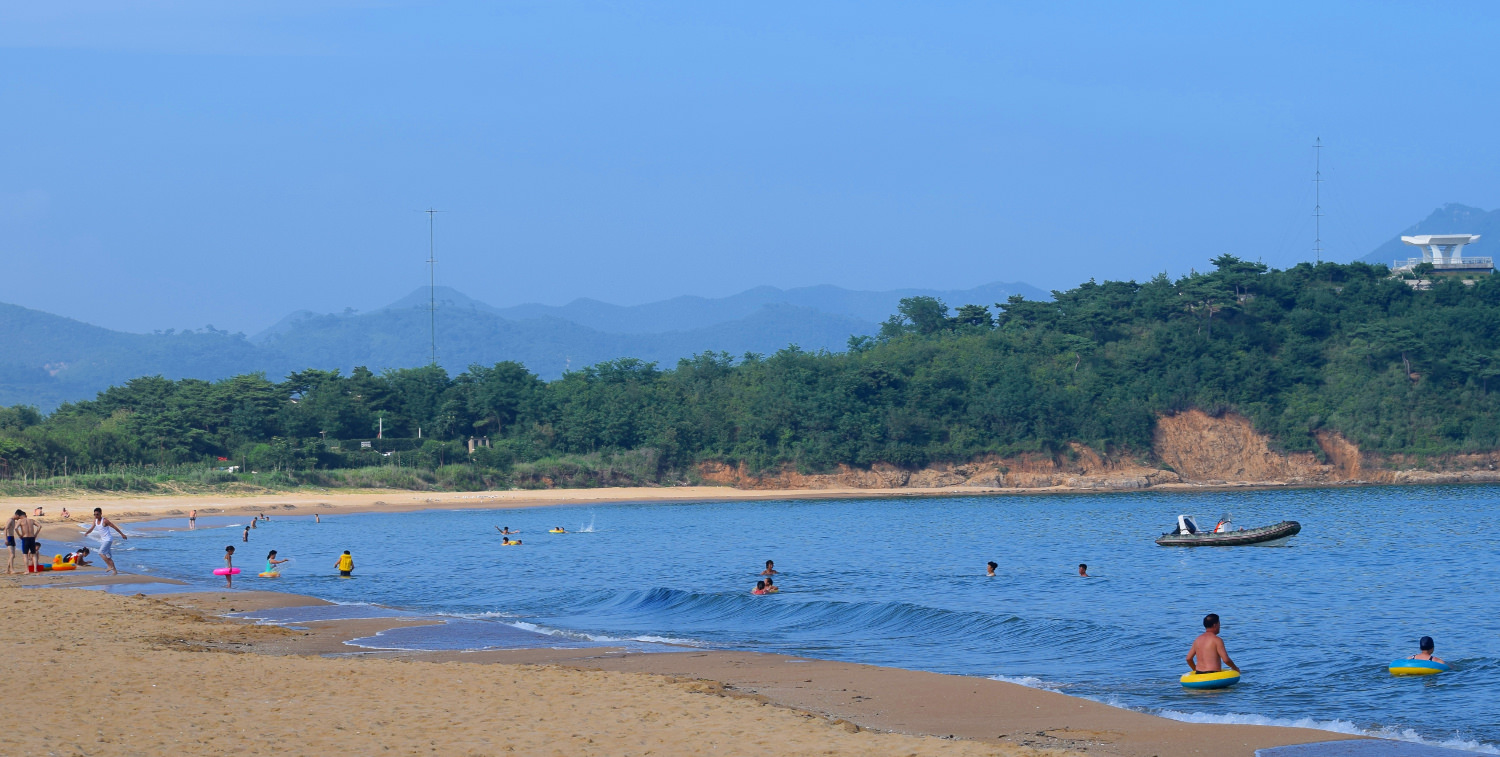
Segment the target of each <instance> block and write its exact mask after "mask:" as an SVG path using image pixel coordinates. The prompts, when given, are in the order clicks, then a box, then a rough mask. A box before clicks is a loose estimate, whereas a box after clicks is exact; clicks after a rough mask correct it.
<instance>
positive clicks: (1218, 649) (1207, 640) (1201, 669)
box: [1187, 612, 1240, 673]
mask: <svg viewBox="0 0 1500 757" xmlns="http://www.w3.org/2000/svg"><path fill="white" fill-rule="evenodd" d="M1187 664H1188V667H1190V668H1192V669H1193V672H1194V673H1217V672H1219V671H1221V670H1223V669H1224V665H1226V664H1227V665H1228V666H1229V667H1231V668H1234V670H1235V672H1236V673H1238V672H1239V670H1240V666H1238V665H1236V664H1234V660H1231V659H1229V650H1227V649H1225V648H1224V640H1223V639H1220V638H1219V616H1218V614H1217V613H1212V612H1211V613H1209V614H1207V615H1205V616H1204V617H1203V633H1201V634H1198V638H1196V639H1194V640H1193V648H1192V649H1189V650H1188V653H1187Z"/></svg>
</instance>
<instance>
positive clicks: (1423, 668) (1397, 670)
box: [1388, 660, 1453, 676]
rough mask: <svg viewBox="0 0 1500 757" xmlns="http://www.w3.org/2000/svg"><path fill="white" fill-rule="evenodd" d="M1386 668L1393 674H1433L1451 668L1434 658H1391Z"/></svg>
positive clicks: (1444, 671)
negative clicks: (1389, 664)
mask: <svg viewBox="0 0 1500 757" xmlns="http://www.w3.org/2000/svg"><path fill="white" fill-rule="evenodd" d="M1388 669H1389V670H1390V671H1391V675H1393V676H1435V675H1437V674H1438V673H1446V672H1447V671H1450V670H1452V669H1453V668H1450V667H1448V666H1447V665H1446V664H1444V663H1441V662H1438V661H1436V660H1392V661H1391V666H1390V668H1388Z"/></svg>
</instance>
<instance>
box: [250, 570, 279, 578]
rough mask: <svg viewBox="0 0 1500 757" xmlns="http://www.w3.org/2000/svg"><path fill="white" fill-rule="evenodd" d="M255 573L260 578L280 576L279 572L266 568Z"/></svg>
mask: <svg viewBox="0 0 1500 757" xmlns="http://www.w3.org/2000/svg"><path fill="white" fill-rule="evenodd" d="M255 575H257V576H260V577H261V578H281V574H280V573H278V572H276V571H274V570H268V571H266V572H264V573H256V574H255Z"/></svg>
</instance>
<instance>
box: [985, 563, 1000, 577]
mask: <svg viewBox="0 0 1500 757" xmlns="http://www.w3.org/2000/svg"><path fill="white" fill-rule="evenodd" d="M998 567H1000V564H999V563H997V562H995V561H994V560H991V561H989V562H988V563H985V568H986V570H985V573H984V574H985V575H986V576H993V575H995V569H996V568H998Z"/></svg>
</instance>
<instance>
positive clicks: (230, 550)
mask: <svg viewBox="0 0 1500 757" xmlns="http://www.w3.org/2000/svg"><path fill="white" fill-rule="evenodd" d="M224 588H226V589H233V588H234V545H233V544H231V545H229V546H227V547H225V548H224Z"/></svg>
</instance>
